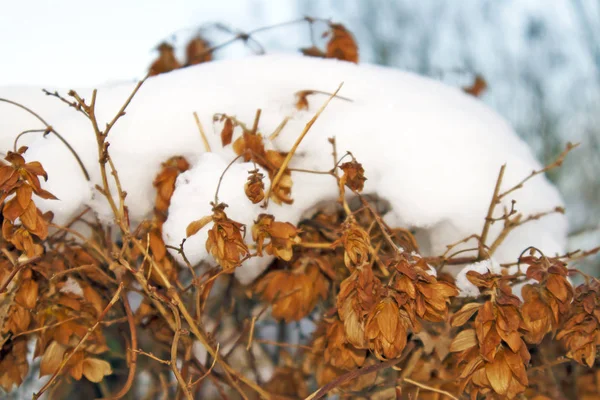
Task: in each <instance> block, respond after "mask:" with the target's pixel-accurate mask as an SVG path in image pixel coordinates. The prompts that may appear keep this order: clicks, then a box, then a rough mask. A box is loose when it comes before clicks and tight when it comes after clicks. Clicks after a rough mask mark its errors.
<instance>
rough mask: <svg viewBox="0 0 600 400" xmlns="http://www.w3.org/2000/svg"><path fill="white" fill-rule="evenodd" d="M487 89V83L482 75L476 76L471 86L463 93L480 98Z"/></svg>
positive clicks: (464, 89)
mask: <svg viewBox="0 0 600 400" xmlns="http://www.w3.org/2000/svg"><path fill="white" fill-rule="evenodd" d="M485 89H487V82H486V81H485V79H483V77H482V76H481V75H476V76H475V80H474V81H473V83H472V84H471V86H467V87H465V88H463V91H464V92H465V93H468V94H470V95H472V96H475V97H479V96H481V95H482V94H483V92H484V90H485Z"/></svg>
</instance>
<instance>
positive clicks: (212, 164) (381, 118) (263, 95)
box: [0, 55, 567, 283]
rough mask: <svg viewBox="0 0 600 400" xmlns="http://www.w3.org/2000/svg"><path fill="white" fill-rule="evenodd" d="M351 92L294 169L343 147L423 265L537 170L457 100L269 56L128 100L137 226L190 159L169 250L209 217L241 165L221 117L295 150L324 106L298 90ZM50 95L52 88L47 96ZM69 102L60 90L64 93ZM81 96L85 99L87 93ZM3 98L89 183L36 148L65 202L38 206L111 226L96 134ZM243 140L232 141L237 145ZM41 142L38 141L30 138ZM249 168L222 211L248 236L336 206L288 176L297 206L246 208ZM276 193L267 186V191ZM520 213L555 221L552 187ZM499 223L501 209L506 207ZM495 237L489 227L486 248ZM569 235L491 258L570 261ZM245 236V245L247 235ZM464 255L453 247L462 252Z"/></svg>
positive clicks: (522, 204)
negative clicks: (412, 231) (260, 223)
mask: <svg viewBox="0 0 600 400" xmlns="http://www.w3.org/2000/svg"><path fill="white" fill-rule="evenodd" d="M341 82H344V85H343V87H342V89H341V91H340V93H339V95H340V96H343V97H346V98H349V99H351V100H352V101H351V102H349V101H345V100H342V99H333V100H332V102H331V103H330V105H329V106H328V107H327V109H326V110H325V111H324V113H323V114H322V115H321V116H320V118H319V119H318V120H317V122H316V123H315V124H314V126H313V127H312V128H311V130H310V131H309V133H308V134H307V136H306V137H305V139H304V140H303V142H302V143H301V144H300V146H299V148H298V150H297V153H296V155H295V157H294V158H293V159H292V163H291V167H293V168H303V169H316V170H321V171H324V170H329V169H330V168H331V167H332V165H333V161H332V156H331V152H332V149H331V146H330V145H329V143H328V141H327V138H328V137H331V136H335V137H336V140H337V148H338V153H339V154H340V155H342V154H344V152H345V151H347V150H349V151H352V153H353V154H354V155H355V156H356V158H357V159H358V161H359V162H361V163H362V164H363V167H364V168H365V173H366V176H367V178H368V180H367V181H366V183H365V190H364V192H365V193H377V194H378V195H379V196H380V197H382V198H384V199H386V200H388V201H389V202H390V204H391V205H392V211H391V212H390V213H388V214H387V215H386V216H385V219H386V222H387V223H388V224H390V225H391V226H406V227H412V228H418V229H419V230H420V231H421V236H424V237H425V239H426V240H424V243H427V246H424V247H423V248H422V250H423V252H424V253H425V254H440V253H443V251H444V250H445V248H446V245H447V244H449V243H452V242H456V241H458V240H459V239H461V238H463V237H466V236H468V235H470V234H472V233H475V232H480V231H481V228H482V225H483V222H484V217H485V214H486V211H487V208H488V205H489V202H490V197H491V194H492V191H493V188H494V185H495V182H496V178H497V175H498V172H499V169H500V166H501V165H502V164H504V163H506V164H507V168H506V172H505V176H504V181H503V185H502V187H503V188H505V189H506V188H508V187H511V186H513V185H514V184H516V183H517V182H519V181H520V180H521V179H522V178H524V177H525V176H527V175H529V173H531V171H532V170H534V169H538V168H540V165H539V163H538V162H537V161H536V160H535V158H534V157H533V155H532V153H531V151H530V149H529V148H528V147H527V145H526V144H525V143H524V142H523V141H522V140H521V139H519V138H518V137H517V135H516V134H515V133H514V131H513V129H512V128H511V127H510V126H509V125H508V124H507V123H506V121H505V120H503V119H502V118H501V117H500V116H498V115H497V114H496V113H495V112H494V111H492V110H491V109H489V108H488V107H487V106H485V105H484V104H482V103H481V102H480V101H479V100H477V99H475V98H473V97H471V96H468V95H465V94H464V93H462V92H461V91H460V90H458V89H455V88H452V87H450V86H447V85H444V84H442V83H440V82H437V81H434V80H431V79H427V78H423V77H420V76H418V75H415V74H412V73H407V72H402V71H398V70H394V69H390V68H385V67H377V66H372V65H365V64H362V65H359V66H357V65H354V64H351V63H346V62H341V61H335V60H323V59H316V58H307V57H301V56H296V55H269V56H257V57H249V58H246V59H242V60H234V61H216V62H212V63H208V64H202V65H199V66H195V67H191V68H186V69H183V70H178V71H175V72H172V73H169V74H164V75H161V76H158V77H154V78H151V79H149V80H148V81H147V82H146V83H145V84H144V86H143V87H142V89H141V90H140V92H139V93H138V94H137V96H136V97H135V98H134V100H133V102H132V103H131V105H130V107H129V108H128V112H127V115H126V116H125V117H123V118H122V119H121V120H120V121H119V122H118V123H117V125H116V126H115V128H114V129H113V130H112V131H111V133H110V135H109V140H108V141H109V142H110V151H111V155H112V157H113V159H114V162H115V164H116V166H117V168H118V170H119V173H120V178H121V181H122V185H123V187H124V189H125V190H126V191H127V193H128V196H127V199H126V200H127V204H128V205H129V208H130V217H131V219H132V221H134V222H137V221H140V220H141V219H143V218H144V217H147V216H148V215H149V213H150V212H151V210H152V205H153V201H154V189H153V187H152V181H153V178H154V176H155V175H156V174H157V172H158V171H159V169H160V164H161V162H163V161H165V160H166V159H167V158H169V157H171V156H173V155H182V156H184V157H186V158H187V159H188V160H189V161H190V163H191V164H192V165H193V167H192V169H191V170H190V171H188V172H186V173H184V174H182V175H181V176H180V177H179V179H178V180H177V188H176V191H175V193H174V195H173V198H172V203H171V207H170V209H169V219H168V220H167V222H166V223H165V225H164V239H165V241H166V242H167V244H170V245H173V246H176V247H177V246H178V245H179V244H180V243H181V241H182V239H183V238H184V237H185V228H186V226H187V225H188V223H189V222H191V221H192V220H195V219H199V218H201V217H203V216H205V215H208V214H210V202H211V201H213V199H214V192H215V189H216V183H217V181H218V179H219V176H220V175H221V173H222V172H223V170H224V169H225V166H226V165H227V164H228V163H229V162H230V161H231V160H232V159H233V157H234V153H233V151H232V150H231V148H230V146H228V147H227V148H225V149H223V148H222V147H221V144H220V137H219V132H220V125H219V124H216V125H214V126H213V125H211V124H212V116H213V114H215V113H227V114H229V115H234V116H236V117H237V118H238V119H239V120H241V121H244V122H246V123H247V124H251V123H252V121H253V120H254V115H255V112H256V109H257V108H260V109H261V110H262V114H261V119H260V123H259V131H260V132H261V133H263V134H264V135H266V136H268V135H269V134H270V133H272V132H273V131H274V130H275V129H276V127H277V126H278V125H279V124H280V123H281V121H282V120H283V119H284V118H285V117H290V120H289V122H288V123H287V125H286V126H285V128H284V129H283V131H282V132H281V134H280V135H279V136H278V137H277V139H275V140H274V141H273V142H272V143H267V148H274V149H279V150H282V151H287V150H289V149H290V148H291V147H292V145H293V143H294V142H295V141H296V139H297V137H298V135H299V134H300V132H301V131H302V129H303V127H304V125H305V124H306V123H307V122H308V120H309V119H310V118H312V116H313V115H314V113H315V112H316V110H317V109H318V108H319V107H320V106H321V105H322V104H323V102H324V101H325V100H326V99H327V96H326V95H322V94H315V95H311V96H309V97H308V101H309V106H310V108H309V110H307V111H298V110H296V109H295V107H294V104H295V96H294V93H295V92H297V91H299V90H320V91H324V92H329V93H331V92H333V91H334V90H335V89H336V88H337V87H338V85H339V84H340V83H341ZM49 89H52V88H49ZM132 89H133V85H118V86H112V87H104V88H100V89H99V91H98V97H97V115H98V116H99V122H100V125H101V126H104V122H108V121H110V120H111V119H112V117H113V116H114V114H115V113H116V112H117V111H118V110H119V108H120V107H121V105H122V104H123V102H124V100H125V99H126V98H127V96H128V94H129V93H130V92H131V90H132ZM60 92H61V93H63V94H66V92H67V91H66V90H60ZM79 93H80V94H81V95H82V96H83V97H84V98H86V99H89V98H90V95H91V90H90V89H81V90H79ZM0 97H5V98H11V99H14V100H17V101H20V102H22V103H23V104H25V105H28V106H31V107H32V108H33V109H35V111H36V112H38V113H40V115H42V116H43V118H45V119H46V120H47V121H48V122H49V123H50V124H52V126H53V127H55V128H56V129H57V130H58V131H59V132H60V133H61V134H62V135H63V136H65V138H66V139H67V140H68V141H69V142H70V143H71V145H72V146H73V147H74V148H75V149H76V150H77V152H78V153H79V155H80V157H81V158H82V159H83V160H84V163H85V165H86V167H87V168H88V171H89V172H90V174H91V176H92V184H91V185H90V184H88V183H87V182H86V181H85V180H84V179H83V175H82V173H81V171H80V170H79V169H78V167H77V164H76V163H75V162H74V160H73V157H72V155H70V153H68V151H67V150H66V149H65V148H64V146H63V145H62V144H61V143H60V142H59V141H58V140H57V139H56V138H55V137H53V136H51V135H49V136H47V137H45V138H42V137H34V136H28V137H26V138H25V140H24V141H23V143H26V142H27V143H28V144H30V150H29V151H28V152H27V154H26V158H27V159H29V160H34V159H36V160H39V161H41V162H42V164H43V165H44V167H45V168H46V170H47V171H48V173H49V175H50V178H49V180H48V182H47V189H48V190H50V191H51V192H53V193H54V194H55V195H56V196H57V197H59V199H60V200H59V201H45V202H42V203H40V204H41V205H40V208H42V209H43V210H48V209H51V210H53V211H54V212H55V215H56V221H57V222H58V223H64V222H65V221H67V220H68V219H69V218H70V217H72V216H74V215H75V214H76V213H77V212H78V211H79V210H78V209H81V208H82V207H84V206H85V205H91V206H92V207H93V209H94V210H95V211H96V212H97V213H98V215H99V216H100V218H101V219H102V220H104V221H106V222H110V221H111V214H110V210H109V207H108V205H107V203H106V201H105V200H104V199H102V198H101V197H100V196H98V195H94V191H93V185H94V184H99V183H100V176H99V170H98V167H97V165H96V163H97V157H98V155H97V150H96V144H95V138H94V135H93V133H92V131H91V126H90V124H89V121H87V120H86V119H85V117H84V116H82V115H81V114H79V113H77V112H75V111H74V110H73V109H68V108H67V106H66V105H64V104H62V103H60V102H59V101H58V100H56V99H52V98H48V97H45V96H44V95H43V94H42V93H41V92H39V91H37V90H33V89H31V88H0ZM194 111H196V112H198V115H199V117H200V120H201V121H202V122H203V125H204V128H205V130H206V132H207V135H208V141H209V143H210V146H211V148H212V150H213V152H212V153H211V154H208V153H206V152H205V150H204V146H203V144H202V141H201V138H200V135H199V133H198V130H197V128H196V125H195V122H194V118H193V116H192V113H193V112H194ZM0 120H2V121H3V128H4V129H3V134H2V135H1V136H2V137H1V139H0V144H2V145H4V147H5V148H6V147H7V146H12V137H14V135H16V134H17V133H18V132H20V131H23V130H25V129H32V128H37V127H40V123H39V122H37V121H36V120H35V119H34V118H33V117H31V116H29V115H27V114H25V113H23V112H22V111H17V110H16V109H15V108H14V107H13V106H10V105H7V104H4V103H0ZM239 134H240V132H239V131H238V130H236V131H235V133H234V140H235V138H236V137H237V136H238V135H239ZM30 135H35V134H30ZM253 168H254V166H253V165H252V164H243V163H237V164H234V165H233V166H232V168H230V170H229V171H228V172H227V174H226V175H225V178H224V180H223V184H222V187H221V190H220V193H219V200H220V201H223V202H225V203H227V204H228V205H229V207H228V208H227V209H226V212H227V214H228V215H229V216H230V217H231V218H232V219H234V220H237V221H239V222H242V223H244V224H246V225H247V227H248V229H250V227H251V224H252V221H253V220H254V219H256V217H257V215H258V214H259V213H260V212H269V213H272V214H273V215H275V217H276V219H277V220H281V221H288V222H291V223H297V222H298V221H299V219H300V218H301V217H302V214H303V213H304V212H305V211H307V210H310V209H311V208H313V207H314V206H315V205H316V204H317V203H319V202H322V201H325V200H332V199H335V198H336V195H337V189H336V185H335V182H334V181H333V179H332V178H331V177H329V176H326V175H315V174H302V173H293V174H292V179H293V182H294V186H293V189H292V197H293V199H294V204H293V206H286V205H284V206H278V205H275V204H273V203H272V202H271V204H270V205H269V208H268V209H267V210H264V209H260V208H259V207H258V206H254V205H252V204H251V203H250V202H249V201H248V200H247V199H246V198H245V196H244V194H243V183H244V182H245V180H246V177H247V171H248V170H250V169H253ZM268 184H269V183H268V181H267V182H265V186H266V187H268ZM511 199H515V200H516V201H517V203H516V208H517V210H518V211H519V212H522V213H524V214H526V215H527V214H531V213H537V212H542V211H547V210H550V209H552V208H554V207H556V206H560V205H562V204H563V202H562V199H561V197H560V195H559V193H558V191H557V190H556V188H554V187H553V186H552V185H551V184H550V183H549V182H548V181H547V179H546V178H545V177H543V176H537V177H535V178H533V179H532V180H530V181H529V182H528V183H527V185H526V186H525V188H524V189H522V190H519V191H517V192H515V193H514V196H509V198H507V199H506V203H505V204H504V205H505V206H506V207H508V206H509V204H510V200H511ZM497 212H498V213H501V212H502V210H501V209H500V208H499V209H498V210H497ZM500 225H501V224H500V223H496V224H494V225H492V229H491V232H490V238H492V239H493V238H494V237H496V236H497V234H498V232H499V230H500V229H501V226H500ZM209 227H210V225H209V226H207V227H205V228H204V229H203V230H202V231H200V232H199V233H198V234H197V235H195V236H193V237H191V238H189V239H188V241H187V242H186V244H185V252H186V254H187V256H188V258H189V259H190V261H191V262H192V263H197V262H200V261H207V262H210V263H214V261H213V260H212V259H211V257H210V256H209V255H208V254H207V252H206V250H205V246H204V240H205V238H206V230H207V229H209ZM566 232H567V222H566V219H565V217H564V216H562V215H553V216H550V217H547V218H544V219H542V220H540V221H533V222H531V223H528V224H526V225H524V226H522V227H519V228H518V229H516V230H515V231H514V232H513V233H512V234H511V235H510V236H509V237H508V239H507V240H506V242H505V243H504V244H503V245H501V246H500V247H499V249H498V250H497V252H496V254H495V258H496V260H497V261H498V262H500V263H503V262H511V261H515V260H516V259H517V257H518V256H519V254H520V253H521V251H522V250H523V249H524V248H525V247H527V246H536V247H538V248H540V249H541V250H542V251H544V253H545V254H549V255H550V254H554V253H558V252H562V251H563V250H564V248H565V244H566ZM247 236H249V235H247ZM458 249H459V248H457V250H458ZM269 262H270V258H266V257H265V258H262V259H261V258H255V259H251V260H249V261H247V262H246V263H245V264H244V266H242V267H241V268H239V269H238V270H237V271H236V276H237V277H238V279H239V280H240V281H241V282H242V283H249V282H251V281H252V280H253V279H254V278H255V277H256V276H257V275H259V274H260V273H261V272H262V271H263V270H264V268H266V266H267V264H268V263H269Z"/></svg>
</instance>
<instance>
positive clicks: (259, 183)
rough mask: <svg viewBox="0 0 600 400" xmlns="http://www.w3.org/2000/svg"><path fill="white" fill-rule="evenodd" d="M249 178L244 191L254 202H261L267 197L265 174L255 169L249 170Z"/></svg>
mask: <svg viewBox="0 0 600 400" xmlns="http://www.w3.org/2000/svg"><path fill="white" fill-rule="evenodd" d="M248 173H249V174H250V175H248V180H247V181H246V184H245V185H244V193H246V197H248V199H249V200H250V201H251V202H252V204H257V203H260V202H261V201H263V200H264V198H265V184H264V183H263V178H264V175H263V174H261V173H260V172H258V169H254V170H252V171H249V172H248Z"/></svg>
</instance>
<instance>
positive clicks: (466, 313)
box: [452, 303, 481, 327]
mask: <svg viewBox="0 0 600 400" xmlns="http://www.w3.org/2000/svg"><path fill="white" fill-rule="evenodd" d="M480 307H481V304H480V303H467V304H465V305H464V306H463V307H462V308H461V309H460V310H458V311H457V312H456V313H454V315H453V316H452V326H454V327H456V326H463V325H464V324H466V323H467V321H468V320H469V319H470V318H471V317H472V316H473V314H475V313H476V312H477V311H479V308H480Z"/></svg>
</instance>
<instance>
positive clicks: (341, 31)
mask: <svg viewBox="0 0 600 400" xmlns="http://www.w3.org/2000/svg"><path fill="white" fill-rule="evenodd" d="M329 27H330V29H331V34H332V35H331V39H329V42H328V43H327V53H326V57H327V58H336V59H338V60H343V61H350V62H353V63H358V46H357V45H356V41H355V40H354V37H352V34H351V33H350V32H349V31H348V30H347V29H346V27H344V25H342V24H329Z"/></svg>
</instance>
